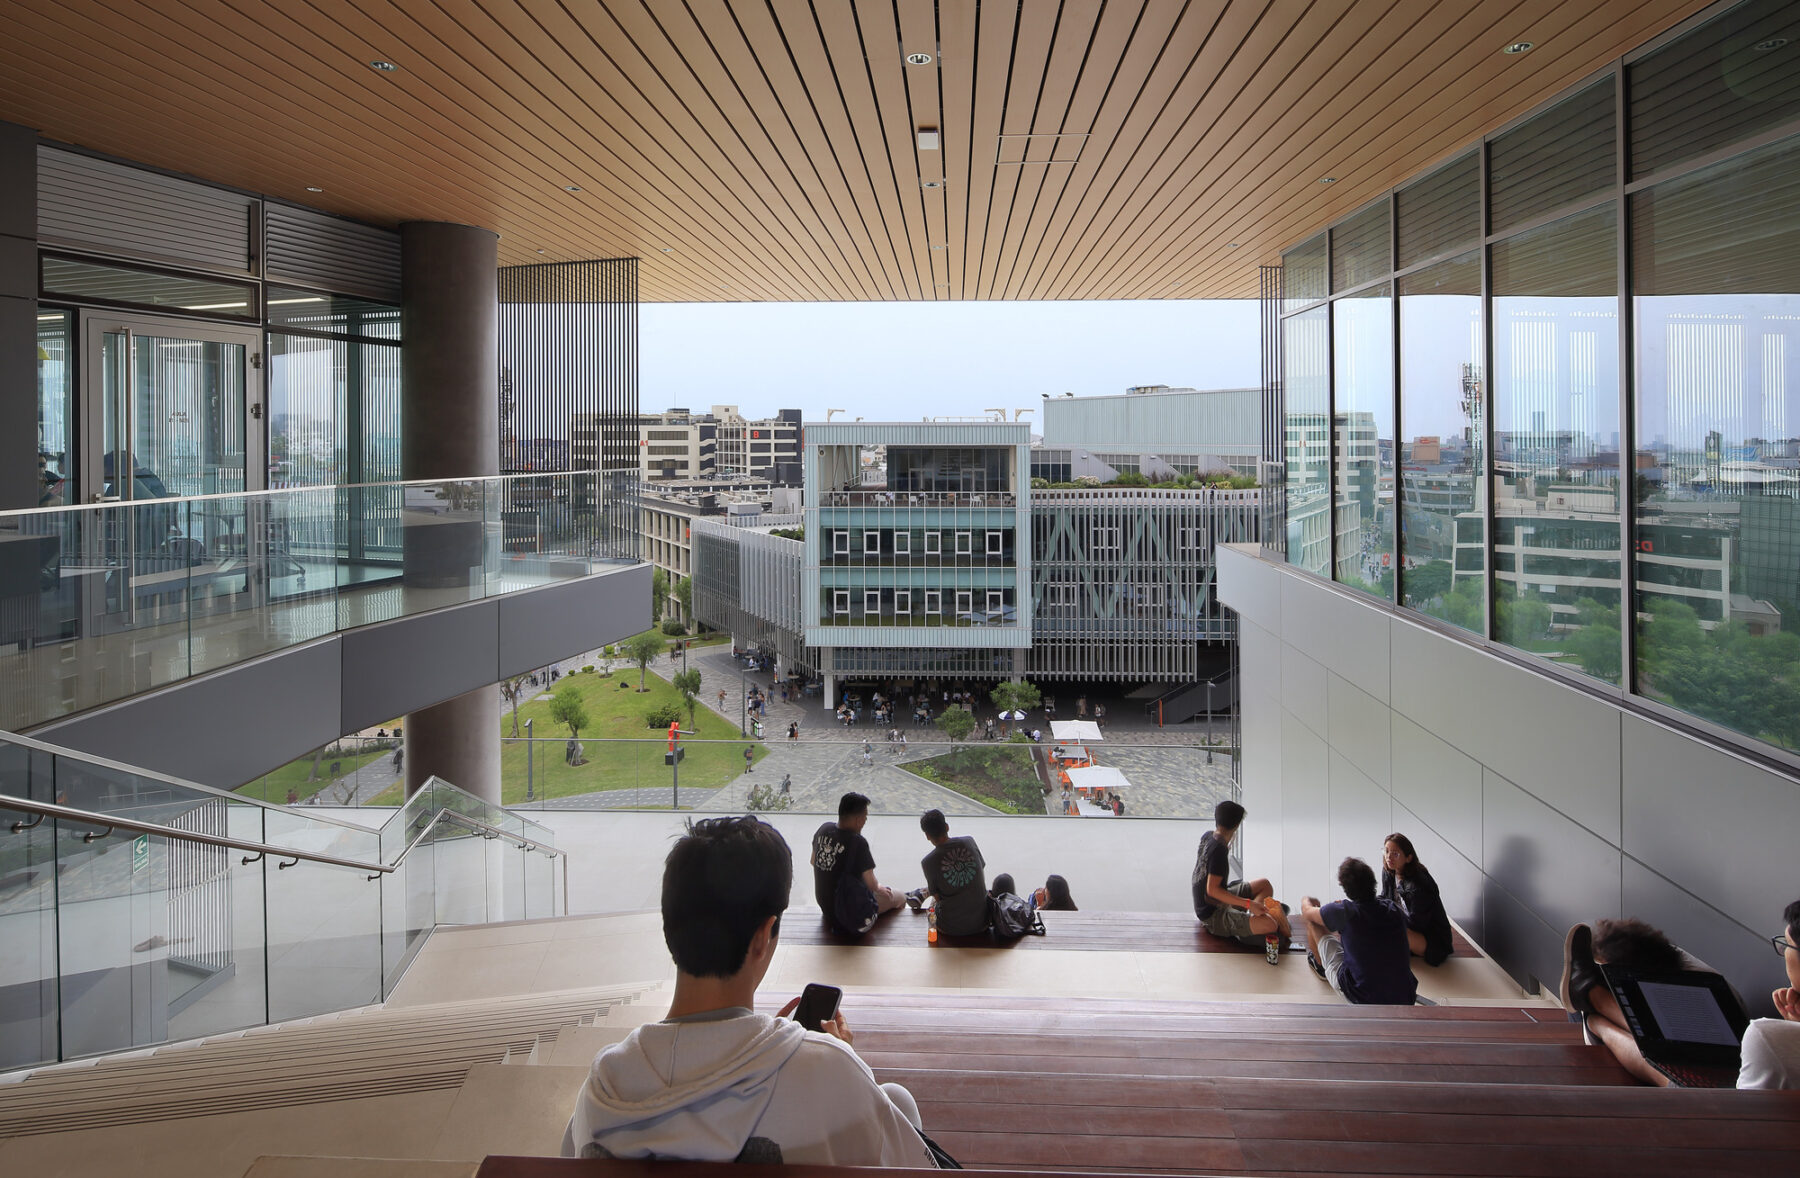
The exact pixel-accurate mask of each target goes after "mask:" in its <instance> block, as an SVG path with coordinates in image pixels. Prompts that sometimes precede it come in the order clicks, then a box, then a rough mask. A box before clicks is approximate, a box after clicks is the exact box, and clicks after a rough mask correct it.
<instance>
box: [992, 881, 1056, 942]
mask: <svg viewBox="0 0 1800 1178" xmlns="http://www.w3.org/2000/svg"><path fill="white" fill-rule="evenodd" d="M988 927H990V928H992V929H993V930H994V936H995V937H996V938H997V939H999V940H1002V941H1016V940H1018V939H1019V938H1020V937H1023V936H1026V935H1027V934H1029V935H1031V936H1034V937H1041V936H1043V935H1044V932H1045V929H1044V918H1043V917H1041V916H1039V915H1038V914H1037V909H1035V908H1033V907H1032V906H1031V905H1030V904H1027V903H1026V902H1025V901H1024V900H1023V899H1021V898H1020V897H1018V896H1015V895H1013V894H1012V893H1011V892H996V893H995V894H994V895H992V896H990V897H988Z"/></svg>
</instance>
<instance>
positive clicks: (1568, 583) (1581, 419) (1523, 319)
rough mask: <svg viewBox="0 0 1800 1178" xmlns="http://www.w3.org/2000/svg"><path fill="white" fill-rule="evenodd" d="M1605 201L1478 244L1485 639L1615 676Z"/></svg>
mask: <svg viewBox="0 0 1800 1178" xmlns="http://www.w3.org/2000/svg"><path fill="white" fill-rule="evenodd" d="M1614 226H1615V218H1614V211H1613V208H1612V207H1611V206H1610V205H1608V206H1605V207H1602V208H1599V209H1595V210H1593V211H1591V212H1587V213H1582V214H1579V215H1577V216H1574V217H1569V218H1566V219H1564V220H1562V221H1557V222H1553V223H1552V224H1549V225H1546V226H1544V227H1542V228H1540V229H1535V230H1532V231H1531V232H1528V233H1524V234H1521V235H1519V236H1518V237H1515V238H1512V239H1511V240H1508V241H1504V242H1500V243H1498V244H1496V245H1495V246H1493V247H1492V249H1493V254H1492V262H1493V294H1494V312H1493V313H1494V329H1493V330H1494V454H1493V479H1492V487H1493V496H1494V614H1495V618H1494V624H1495V631H1494V636H1495V637H1496V638H1497V639H1499V640H1500V641H1502V642H1505V643H1506V644H1508V645H1509V646H1515V647H1518V648H1519V649H1521V650H1527V651H1531V652H1533V653H1536V654H1539V655H1542V656H1543V657H1545V658H1548V659H1551V660H1554V661H1555V662H1557V663H1558V664H1560V665H1562V666H1566V667H1570V668H1573V669H1575V670H1578V671H1583V672H1585V673H1587V674H1589V675H1592V676H1594V677H1595V678H1597V679H1602V680H1605V681H1606V682H1608V683H1617V682H1619V663H1620V657H1621V656H1620V632H1619V604H1620V603H1619V572H1620V569H1619V559H1620V542H1619V393H1618V388H1619V384H1618V381H1619V373H1618V349H1619V342H1618V299H1617V297H1616V294H1615V291H1616V286H1617V278H1616V272H1617V265H1616V257H1617V249H1616V246H1615V243H1614V234H1615V228H1614Z"/></svg>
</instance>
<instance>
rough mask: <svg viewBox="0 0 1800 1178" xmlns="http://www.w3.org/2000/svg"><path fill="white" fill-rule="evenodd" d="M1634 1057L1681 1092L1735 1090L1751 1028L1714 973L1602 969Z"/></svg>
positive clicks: (1741, 1009)
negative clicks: (1631, 1041) (1741, 1047)
mask: <svg viewBox="0 0 1800 1178" xmlns="http://www.w3.org/2000/svg"><path fill="white" fill-rule="evenodd" d="M1600 970H1601V973H1602V974H1604V975H1605V977H1606V985H1607V988H1608V989H1610V990H1611V991H1612V995H1613V998H1614V999H1616V1000H1617V1001H1618V1003H1619V1011H1620V1013H1621V1014H1623V1015H1624V1016H1625V1021H1626V1023H1627V1025H1628V1026H1629V1027H1630V1030H1631V1033H1632V1036H1633V1037H1634V1038H1636V1039H1637V1045H1638V1051H1639V1052H1641V1053H1642V1054H1643V1057H1644V1059H1645V1060H1646V1061H1647V1062H1648V1063H1649V1064H1650V1066H1651V1067H1653V1068H1655V1069H1656V1070H1657V1071H1659V1072H1661V1073H1662V1074H1663V1075H1665V1076H1667V1077H1669V1081H1670V1083H1672V1084H1674V1085H1675V1086H1676V1087H1679V1088H1735V1087H1737V1077H1738V1063H1739V1059H1738V1052H1739V1045H1740V1044H1741V1043H1742V1042H1743V1039H1744V1031H1745V1030H1746V1029H1748V1027H1749V1025H1750V1020H1749V1018H1748V1017H1747V1016H1746V1015H1745V1014H1744V1010H1743V1007H1742V1006H1741V1005H1740V1004H1739V1003H1738V1000H1737V995H1735V994H1734V993H1732V990H1731V983H1729V982H1727V981H1726V980H1725V979H1724V977H1722V976H1721V975H1719V974H1716V973H1701V972H1690V971H1680V972H1675V973H1645V972H1639V971H1637V970H1632V969H1628V968H1625V967H1623V966H1614V965H1602V966H1601V967H1600Z"/></svg>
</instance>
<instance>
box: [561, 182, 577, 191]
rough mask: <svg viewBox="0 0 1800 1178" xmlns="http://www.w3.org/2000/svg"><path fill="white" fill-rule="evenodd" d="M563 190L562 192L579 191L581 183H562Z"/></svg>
mask: <svg viewBox="0 0 1800 1178" xmlns="http://www.w3.org/2000/svg"><path fill="white" fill-rule="evenodd" d="M563 191H564V192H580V191H581V185H579V184H565V185H563Z"/></svg>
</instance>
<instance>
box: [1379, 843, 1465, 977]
mask: <svg viewBox="0 0 1800 1178" xmlns="http://www.w3.org/2000/svg"><path fill="white" fill-rule="evenodd" d="M1381 898H1382V899H1383V900H1391V901H1392V902H1393V903H1394V904H1396V905H1398V906H1399V908H1400V911H1401V912H1404V913H1405V914H1406V943H1407V944H1408V945H1409V946H1411V948H1412V954H1413V956H1414V957H1423V958H1424V959H1425V964H1426V965H1442V964H1444V962H1445V961H1446V960H1448V959H1449V957H1450V954H1451V952H1452V951H1453V950H1454V949H1455V938H1454V937H1453V936H1452V935H1451V933H1450V916H1449V914H1448V913H1446V912H1445V911H1444V901H1443V899H1442V898H1441V897H1440V896H1439V895H1438V886H1437V881H1436V880H1434V879H1432V878H1431V872H1429V871H1427V870H1425V865H1424V864H1423V863H1421V862H1419V857H1418V855H1416V854H1415V853H1414V852H1413V845H1412V840H1411V839H1409V838H1407V837H1406V836H1405V835H1403V834H1390V835H1388V836H1387V841H1386V842H1384V843H1383V844H1382V847H1381Z"/></svg>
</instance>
